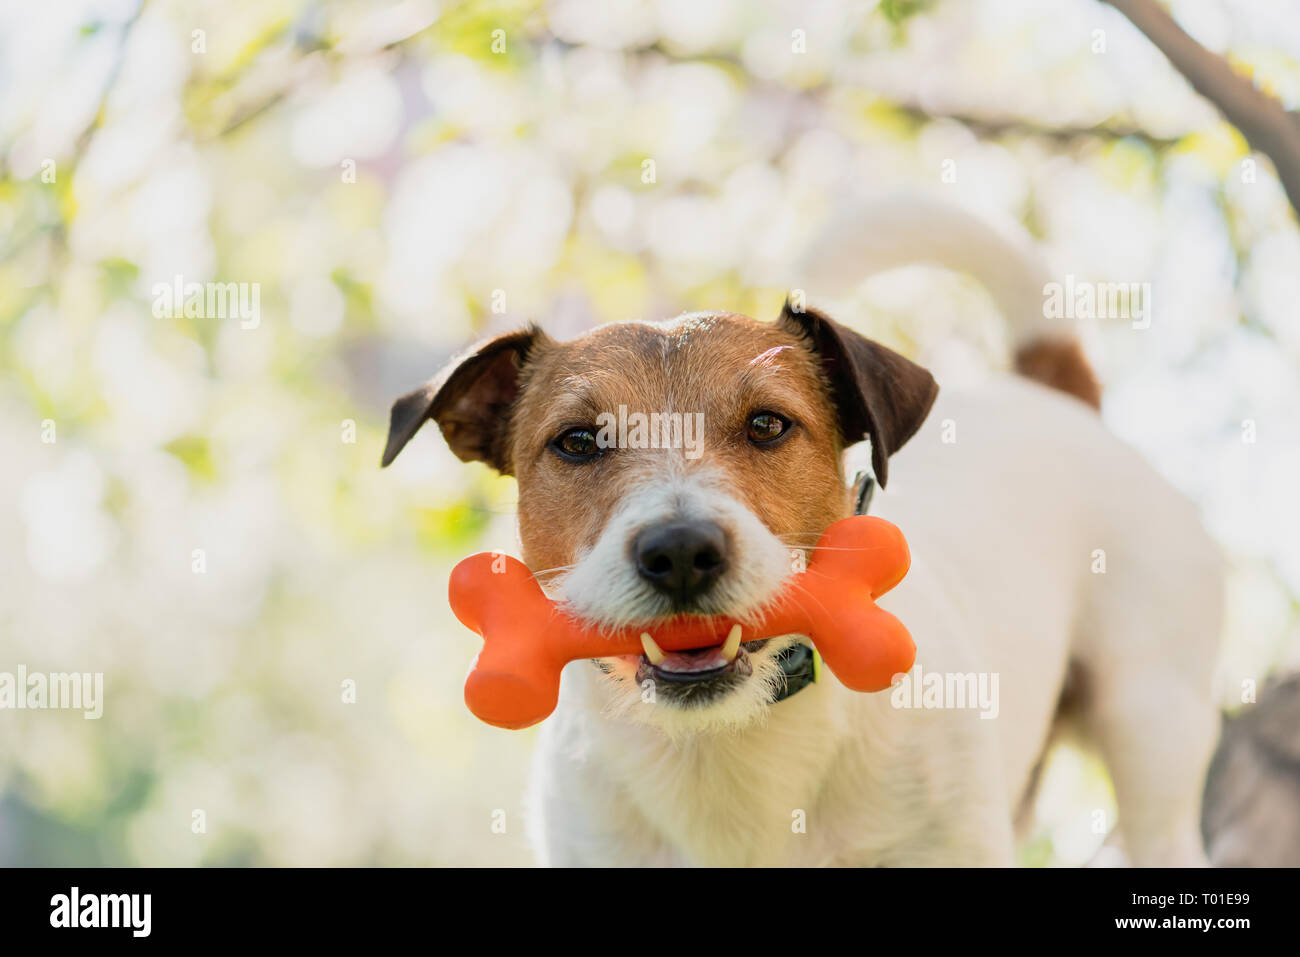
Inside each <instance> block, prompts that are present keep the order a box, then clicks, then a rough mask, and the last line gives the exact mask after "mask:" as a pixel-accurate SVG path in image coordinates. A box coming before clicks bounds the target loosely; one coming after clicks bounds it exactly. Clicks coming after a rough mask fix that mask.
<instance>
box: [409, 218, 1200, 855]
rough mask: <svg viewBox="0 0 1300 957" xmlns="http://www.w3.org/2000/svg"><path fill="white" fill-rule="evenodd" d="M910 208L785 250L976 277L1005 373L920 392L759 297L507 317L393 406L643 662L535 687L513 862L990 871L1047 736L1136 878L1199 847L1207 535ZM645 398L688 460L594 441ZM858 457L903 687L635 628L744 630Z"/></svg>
mask: <svg viewBox="0 0 1300 957" xmlns="http://www.w3.org/2000/svg"><path fill="white" fill-rule="evenodd" d="M923 212H924V214H925V215H920V214H918V211H917V207H916V205H915V204H907V203H904V204H901V205H900V204H897V203H894V204H893V205H889V204H886V205H885V206H883V207H879V208H877V209H876V210H875V211H874V212H867V213H863V212H861V211H859V212H857V213H856V214H855V215H854V216H851V217H849V218H848V219H847V220H846V221H845V222H844V223H841V224H840V225H838V226H835V227H832V229H831V230H830V232H829V233H828V234H827V237H826V238H825V240H824V241H823V242H822V243H821V244H820V246H818V247H814V249H815V250H820V251H819V252H815V254H814V258H815V259H817V260H818V261H819V262H820V263H821V265H823V266H825V267H826V269H827V270H829V271H830V273H834V272H835V270H836V269H838V270H840V271H841V272H843V271H844V270H846V269H847V270H849V271H852V270H854V269H859V270H860V272H861V274H864V275H865V273H866V272H869V271H872V270H874V269H876V268H887V267H888V266H891V265H895V264H898V263H900V262H903V261H911V260H928V261H937V262H940V263H946V264H949V265H953V266H955V267H957V268H962V269H965V270H967V271H970V272H972V273H974V274H975V275H976V276H977V277H978V278H982V279H983V280H984V281H985V283H986V284H987V285H988V287H989V289H990V290H991V291H992V292H993V294H994V296H995V298H996V299H997V301H998V302H999V303H1000V304H1002V306H1003V311H1004V313H1006V314H1007V318H1008V320H1009V321H1010V322H1011V324H1012V325H1013V327H1014V328H1015V331H1016V333H1017V348H1016V361H1015V365H1016V368H1017V369H1018V370H1019V374H1015V375H1011V374H1009V375H1005V376H1001V377H998V378H997V379H995V380H994V381H992V382H989V383H986V384H983V385H981V386H979V387H977V388H972V389H952V390H948V389H945V390H944V391H943V392H942V393H941V392H940V390H939V387H938V385H937V383H936V382H935V379H934V378H933V376H932V375H931V374H930V373H929V372H928V371H927V370H926V369H924V368H922V367H921V366H920V365H918V364H916V363H914V362H912V361H910V360H909V359H907V358H905V357H904V356H902V355H901V354H899V353H897V352H894V351H892V350H890V349H889V348H886V347H885V346H883V345H881V344H879V343H877V342H874V341H872V340H870V339H868V338H866V337H864V336H863V335H861V334H859V333H858V332H855V331H854V330H853V329H851V328H849V327H848V326H847V325H845V324H842V323H840V322H837V321H835V320H834V319H832V318H830V317H828V316H827V315H824V314H823V313H821V312H819V311H817V310H816V309H811V308H809V309H800V308H797V307H796V306H794V305H792V304H791V303H789V302H787V305H786V308H785V309H784V310H783V311H782V313H781V315H780V316H779V317H778V318H777V319H776V320H775V321H774V322H770V321H769V322H760V321H757V320H755V319H751V318H748V317H745V316H742V315H737V314H733V313H728V312H707V313H692V314H688V315H683V316H679V317H677V318H675V319H671V320H668V321H663V322H624V323H613V324H609V325H603V326H599V327H597V328H595V329H593V330H592V331H590V332H588V333H586V334H585V335H582V336H581V337H579V338H577V339H574V340H571V341H565V342H560V341H556V340H554V339H552V338H551V337H549V336H548V335H547V334H546V333H545V332H543V331H542V330H541V329H539V328H537V327H536V326H531V327H528V328H525V329H522V330H520V331H516V332H512V333H509V334H506V335H502V336H499V337H497V338H495V339H493V340H491V341H489V342H487V343H486V344H484V345H482V346H480V347H478V348H476V349H474V350H472V351H471V352H470V353H469V354H468V355H467V356H465V357H464V358H462V359H460V360H459V361H456V362H454V363H453V364H452V365H451V366H450V367H448V368H447V369H446V370H444V372H443V373H442V374H440V375H439V376H437V377H435V378H434V379H433V380H431V381H430V382H429V383H428V384H426V385H425V386H423V387H421V388H419V389H416V390H415V391H414V392H411V393H409V394H407V395H405V396H403V397H402V398H400V399H398V400H397V401H396V402H395V403H394V405H393V409H392V415H391V427H390V432H389V436H388V443H387V447H386V449H385V451H384V456H383V463H384V464H385V465H387V464H388V463H390V462H391V461H392V460H393V458H394V457H395V456H396V455H397V454H398V453H399V452H400V451H401V449H402V448H403V447H404V446H405V445H406V444H407V442H408V441H410V439H411V438H412V436H414V435H415V434H416V432H417V431H418V430H419V428H420V427H421V425H422V424H423V423H424V422H426V421H428V420H433V421H435V422H436V423H437V424H438V427H439V428H440V430H441V432H442V435H443V436H444V438H445V440H446V441H447V443H448V444H449V446H450V448H451V450H452V451H453V452H454V453H455V454H456V455H457V456H458V457H459V458H461V459H462V460H465V461H480V462H485V463H487V464H488V465H490V466H491V467H493V468H494V469H496V470H497V471H499V472H501V473H503V474H507V475H513V476H515V478H516V479H517V481H518V520H519V536H520V542H521V545H522V556H523V559H524V561H525V562H526V563H527V564H528V566H529V567H530V568H531V569H532V570H533V571H534V573H535V575H536V576H537V577H538V579H539V581H541V582H542V583H543V585H544V587H545V588H546V589H547V591H548V594H550V595H551V596H552V597H554V598H556V599H557V600H560V601H562V602H564V604H565V606H566V608H567V610H568V611H569V612H570V613H572V614H574V615H576V616H580V617H581V618H584V619H587V620H589V621H591V622H594V623H597V624H600V625H603V626H608V627H610V628H625V627H629V626H631V627H639V626H644V627H645V634H644V635H643V638H642V642H643V647H644V653H643V654H641V655H635V656H616V657H609V658H604V659H598V660H592V661H579V662H574V663H571V664H570V665H569V666H568V667H567V668H566V670H565V673H564V680H563V682H562V689H561V697H560V704H559V707H558V708H557V710H556V713H555V714H554V715H553V716H552V717H551V718H550V719H548V721H547V722H546V723H545V724H544V725H543V727H542V729H541V732H540V737H539V741H538V745H537V748H536V752H535V763H534V767H533V771H532V780H531V784H530V799H529V809H530V810H529V816H530V830H531V833H532V836H533V840H534V843H535V845H536V847H537V852H538V856H539V860H540V861H541V862H542V863H543V864H550V865H559V866H574V865H596V866H665V865H703V866H733V865H737V866H739V865H746V866H771V865H790V866H810V865H854V866H931V865H942V866H951V865H958V866H989V865H1012V864H1014V863H1015V862H1016V859H1017V858H1016V842H1017V835H1018V834H1021V835H1022V834H1023V829H1024V827H1025V826H1026V825H1025V822H1026V820H1027V819H1028V814H1027V809H1028V807H1029V804H1030V802H1031V800H1032V797H1033V793H1034V785H1035V782H1036V778H1037V772H1038V769H1039V767H1040V764H1041V760H1042V758H1043V755H1044V752H1045V750H1046V749H1047V748H1048V746H1049V744H1050V743H1051V742H1052V741H1053V740H1054V736H1055V734H1056V733H1057V732H1058V731H1059V729H1061V728H1063V727H1068V728H1073V729H1077V731H1078V732H1079V733H1081V734H1082V735H1083V737H1084V739H1085V740H1086V741H1088V742H1089V743H1090V744H1091V745H1094V746H1095V747H1096V748H1097V749H1098V751H1099V752H1100V754H1101V756H1102V757H1103V759H1104V760H1105V762H1106V765H1107V766H1108V769H1109V771H1110V774H1111V776H1112V779H1113V782H1114V787H1115V796H1116V802H1117V807H1118V827H1119V829H1120V832H1121V833H1122V839H1123V845H1124V851H1125V853H1126V854H1127V856H1128V859H1129V860H1130V861H1131V862H1132V863H1133V864H1135V865H1140V866H1146V865H1174V866H1199V865H1204V864H1205V863H1206V858H1205V852H1204V849H1203V847H1202V843H1201V838H1200V832H1199V817H1200V807H1201V792H1202V786H1203V781H1204V776H1205V772H1206V767H1207V765H1208V763H1209V761H1210V757H1211V754H1212V752H1213V750H1214V746H1215V742H1216V739H1217V736H1218V729H1219V716H1218V712H1217V710H1216V708H1215V705H1214V700H1213V695H1212V690H1211V683H1212V676H1213V669H1214V664H1215V658H1216V649H1217V642H1218V634H1219V623H1220V618H1221V605H1222V577H1223V568H1222V560H1221V557H1220V555H1219V553H1218V550H1217V549H1216V547H1215V546H1214V545H1213V543H1212V542H1211V541H1210V539H1209V538H1208V537H1207V535H1206V534H1205V533H1204V532H1203V530H1202V528H1201V525H1200V523H1199V521H1198V517H1197V515H1196V511H1195V509H1194V508H1193V506H1192V505H1191V504H1190V503H1189V502H1188V501H1186V500H1185V499H1184V498H1183V497H1182V496H1180V495H1179V494H1178V493H1177V492H1176V491H1175V490H1174V489H1173V488H1172V487H1171V486H1170V485H1169V484H1168V483H1167V482H1165V481H1164V480H1163V479H1161V478H1160V477H1159V476H1158V475H1157V474H1156V473H1155V471H1154V470H1153V469H1152V468H1151V467H1150V466H1148V464H1147V463H1146V462H1145V461H1144V460H1143V459H1142V458H1141V456H1140V455H1139V454H1138V453H1137V452H1136V451H1134V450H1132V449H1131V448H1129V447H1127V446H1126V445H1124V444H1123V443H1122V442H1120V441H1119V440H1118V439H1117V438H1115V437H1114V436H1112V435H1111V434H1110V433H1109V432H1108V431H1107V430H1106V428H1105V427H1104V426H1103V424H1102V422H1101V418H1100V416H1099V415H1098V412H1097V408H1096V407H1097V405H1098V403H1099V396H1100V392H1099V387H1098V385H1097V380H1096V377H1095V376H1094V374H1093V373H1092V370H1091V369H1090V367H1089V366H1088V363H1087V360H1086V358H1085V357H1084V354H1083V352H1082V350H1081V349H1080V347H1079V345H1078V342H1077V341H1076V340H1075V339H1074V338H1073V337H1072V336H1070V335H1069V334H1067V333H1065V332H1063V331H1062V330H1061V329H1060V328H1059V324H1058V326H1056V327H1053V326H1051V325H1050V324H1047V325H1045V324H1044V323H1043V322H1042V321H1041V315H1042V308H1043V307H1042V290H1043V285H1042V278H1043V274H1044V269H1043V267H1041V265H1035V264H1034V262H1033V259H1032V253H1029V252H1026V250H1025V249H1024V248H1021V246H1023V244H1021V245H1017V243H1016V242H1012V241H1009V240H1008V239H1007V238H1006V236H1005V234H1003V233H1001V232H999V231H997V230H996V229H993V228H992V227H990V226H989V225H988V224H986V223H983V222H982V221H979V220H977V219H976V218H975V217H973V216H971V215H969V214H966V213H960V212H957V211H956V210H951V209H949V210H941V209H938V208H937V207H935V206H934V205H933V204H931V206H929V207H923ZM918 224H920V225H918ZM935 237H942V239H941V240H936V239H935ZM620 410H621V411H620ZM638 413H639V414H640V416H641V417H640V418H635V416H637V414H638ZM675 414H681V415H688V416H689V415H698V416H700V419H699V421H700V422H701V423H702V425H703V442H702V443H700V445H699V447H698V448H696V449H695V454H694V455H692V454H688V453H689V452H690V451H691V450H690V449H688V448H687V447H686V445H685V443H681V442H674V441H671V439H672V438H673V435H672V432H673V430H672V429H661V430H660V431H662V432H663V434H662V435H659V436H658V437H659V438H662V439H663V441H654V438H655V436H654V435H651V436H647V435H646V434H644V433H647V432H654V431H655V430H654V429H652V428H642V429H641V430H640V431H641V432H642V434H641V436H640V441H634V438H635V437H634V436H633V435H632V430H631V429H630V428H629V429H626V430H625V429H623V428H622V427H621V426H620V427H619V428H616V429H609V428H608V427H607V426H608V423H610V422H611V421H613V420H612V419H611V416H620V415H621V416H623V417H624V418H625V419H626V421H628V422H634V421H635V422H636V423H637V424H638V425H644V423H645V422H654V421H658V422H660V423H662V422H671V421H672V416H674V415H675ZM620 421H622V420H620ZM601 422H604V423H606V427H602V426H601V425H600V423H601ZM625 432H626V433H627V434H626V435H625V434H624V433H625ZM656 434H657V433H656ZM863 442H867V443H869V448H870V460H871V467H872V472H873V473H874V482H875V484H876V485H878V487H879V489H880V490H881V492H880V494H878V495H876V496H874V498H873V499H872V501H871V503H870V506H869V508H870V512H871V514H877V515H880V516H882V517H884V518H886V519H888V520H890V521H892V522H894V523H895V524H897V525H898V526H899V527H900V528H901V529H902V530H903V532H904V534H905V535H906V536H907V538H908V540H909V543H910V547H911V551H912V567H911V570H910V572H909V574H908V575H907V577H906V578H905V579H904V581H903V582H902V584H900V585H899V586H898V587H897V588H895V589H894V590H893V591H892V592H890V593H889V594H888V595H886V596H884V597H883V598H882V599H881V602H880V604H881V606H882V607H884V608H886V609H888V610H889V611H890V612H892V613H893V614H895V615H896V616H898V617H899V618H900V619H901V620H902V621H903V623H904V624H906V625H907V626H908V628H909V629H910V631H911V633H912V635H913V637H914V638H915V641H916V644H917V648H918V653H917V666H916V667H915V668H914V672H915V674H913V675H910V676H900V677H899V679H898V682H899V686H898V687H896V688H895V689H894V691H892V692H881V693H878V694H857V693H853V692H850V691H848V690H847V689H845V688H844V687H843V686H841V685H839V684H838V683H837V682H836V681H835V679H834V677H833V676H831V675H829V674H821V675H820V676H818V677H817V678H816V680H811V679H810V678H809V672H810V668H809V661H810V658H811V652H810V651H809V650H808V645H807V639H806V638H804V637H802V636H799V635H785V636H779V637H771V638H766V639H764V638H758V637H749V638H747V637H745V635H744V632H743V628H742V632H741V635H740V636H739V640H738V641H736V640H732V641H728V642H726V643H725V644H721V643H720V644H719V645H718V646H716V647H711V648H703V649H699V650H696V651H693V652H682V653H673V654H670V653H665V652H664V651H663V650H662V649H660V648H659V647H658V646H657V645H656V644H655V642H654V638H653V630H654V629H653V622H655V621H656V620H660V619H662V618H664V617H666V616H672V615H682V614H718V615H728V616H732V617H734V618H736V619H738V620H740V621H741V622H742V623H744V622H747V621H752V620H753V619H754V618H755V617H756V614H757V612H758V610H759V609H761V608H762V607H763V605H764V602H765V601H767V600H769V599H770V598H771V597H772V596H773V595H774V594H776V593H777V592H778V591H779V589H780V587H781V584H782V582H783V580H784V579H785V578H786V577H787V576H789V575H790V574H792V573H793V572H795V571H797V570H799V568H801V567H802V565H801V563H802V561H803V560H805V559H806V558H807V553H808V551H809V549H811V547H812V546H813V544H814V543H815V542H816V541H817V539H818V537H819V536H820V534H821V532H822V531H823V530H824V529H825V528H826V527H827V526H828V525H830V524H831V523H832V522H835V521H836V520H838V519H841V518H844V517H845V516H847V515H849V514H851V513H852V512H854V511H855V509H856V508H857V505H858V499H859V497H860V495H861V492H862V486H861V485H859V486H857V487H856V488H855V487H853V486H851V485H850V483H849V481H848V477H847V475H846V472H845V468H844V460H845V451H846V449H849V448H850V447H853V446H856V445H857V444H858V443H863ZM922 675H928V676H930V677H931V678H934V676H939V677H940V679H942V682H943V683H944V686H945V687H946V688H948V689H949V690H951V689H953V688H960V687H962V686H963V683H964V682H966V681H967V680H968V679H970V678H971V677H972V676H978V677H979V679H980V681H981V682H983V683H982V684H980V685H979V686H980V687H981V688H984V689H992V690H993V691H994V692H995V695H994V697H995V699H996V700H995V701H993V702H989V701H985V700H984V698H983V697H982V696H981V702H982V705H983V706H982V707H980V708H973V707H970V706H969V704H970V702H969V701H968V702H966V703H965V704H966V706H961V702H957V703H956V704H954V702H953V701H952V700H949V697H944V695H943V694H936V695H935V697H934V699H933V701H931V700H930V699H929V698H928V697H927V696H924V695H921V694H920V693H918V692H917V691H916V689H913V690H912V691H910V692H907V693H897V692H899V689H900V688H901V687H902V686H903V685H904V684H905V683H906V682H907V681H908V680H909V679H911V678H916V679H918V680H920V677H921V676H922ZM926 687H927V688H931V687H932V686H931V685H929V684H927V685H926ZM971 687H974V685H973V684H972V685H971ZM931 705H933V706H931ZM1079 826H1080V827H1081V828H1084V827H1088V828H1091V827H1092V826H1093V821H1092V819H1091V817H1089V819H1088V820H1081V821H1080V824H1079Z"/></svg>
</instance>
